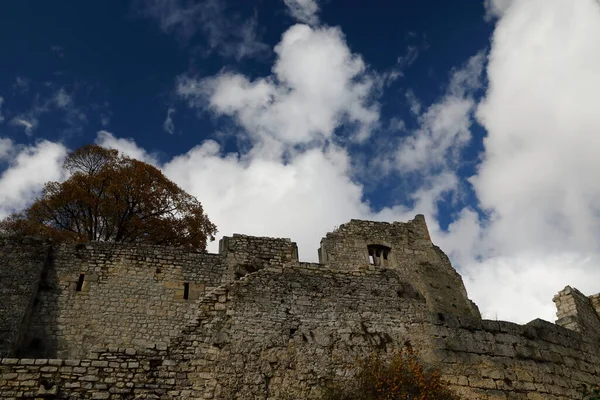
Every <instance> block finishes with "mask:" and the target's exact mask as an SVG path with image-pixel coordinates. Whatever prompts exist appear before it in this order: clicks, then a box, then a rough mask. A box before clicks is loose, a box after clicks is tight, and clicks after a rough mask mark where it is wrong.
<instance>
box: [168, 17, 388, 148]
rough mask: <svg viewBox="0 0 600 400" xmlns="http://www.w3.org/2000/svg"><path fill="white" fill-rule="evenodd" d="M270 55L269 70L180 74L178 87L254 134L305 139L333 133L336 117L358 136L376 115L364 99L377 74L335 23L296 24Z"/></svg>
mask: <svg viewBox="0 0 600 400" xmlns="http://www.w3.org/2000/svg"><path fill="white" fill-rule="evenodd" d="M275 53H276V54H277V61H276V63H275V65H274V66H273V75H272V76H269V77H266V78H260V79H256V80H254V81H250V80H249V79H248V78H247V77H245V76H243V75H240V74H234V73H230V72H223V73H221V74H219V75H217V76H215V77H212V78H206V79H201V80H197V79H194V78H190V77H182V78H181V79H180V80H179V82H178V86H177V93H178V94H179V95H180V96H182V97H183V98H184V99H186V100H187V101H188V103H189V105H191V106H200V107H204V105H205V104H206V103H207V102H208V108H209V109H210V110H211V111H213V112H214V113H216V114H219V115H227V116H230V117H233V118H234V119H235V120H236V121H237V123H238V124H239V125H240V126H241V127H243V128H244V129H245V130H246V131H247V132H248V133H250V135H252V136H253V137H254V138H255V139H257V138H262V140H268V139H269V138H272V139H275V140H277V141H280V142H283V143H286V144H291V145H295V144H302V143H309V142H311V141H314V140H322V139H328V138H331V137H332V135H333V133H334V131H335V129H336V127H338V126H339V125H340V124H341V123H342V122H344V123H347V124H348V126H354V128H355V132H354V134H355V136H356V137H357V138H363V139H364V138H366V137H368V136H369V134H370V131H371V129H372V128H373V127H374V126H375V124H376V123H377V121H378V118H379V109H378V106H377V104H373V103H371V101H370V97H371V95H372V93H373V90H374V89H375V88H376V78H374V77H373V76H371V75H369V74H368V73H367V71H366V66H365V63H364V62H363V60H362V58H361V57H360V56H358V55H355V54H352V53H351V52H350V50H349V49H348V47H347V45H346V43H345V41H344V37H343V34H342V33H341V31H340V30H339V29H337V28H310V27H309V26H307V25H295V26H293V27H292V28H290V29H289V30H288V31H287V32H286V33H285V34H284V35H283V38H282V40H281V42H280V43H279V44H278V45H277V46H276V47H275Z"/></svg>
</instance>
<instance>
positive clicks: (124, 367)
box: [0, 349, 176, 399]
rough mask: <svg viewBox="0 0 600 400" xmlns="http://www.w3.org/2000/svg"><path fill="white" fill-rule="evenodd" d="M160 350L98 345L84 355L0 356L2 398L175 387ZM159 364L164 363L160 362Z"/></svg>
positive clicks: (161, 391) (110, 395)
mask: <svg viewBox="0 0 600 400" xmlns="http://www.w3.org/2000/svg"><path fill="white" fill-rule="evenodd" d="M163 354H164V351H158V350H156V349H150V350H145V351H139V350H135V349H112V350H110V351H109V350H108V349H97V350H94V351H92V352H91V353H90V356H91V357H90V358H89V359H83V360H77V359H68V360H62V359H39V358H37V359H12V358H5V359H2V360H0V398H2V399H22V398H24V399H34V398H35V399H133V398H135V399H146V398H154V399H156V398H158V397H156V396H158V395H163V396H168V397H167V398H175V397H170V396H169V395H168V393H169V392H170V391H172V389H173V388H174V385H173V384H174V380H175V379H174V378H175V376H176V373H175V372H170V371H169V368H170V367H172V365H170V364H169V363H168V362H165V361H163ZM163 364H164V365H163Z"/></svg>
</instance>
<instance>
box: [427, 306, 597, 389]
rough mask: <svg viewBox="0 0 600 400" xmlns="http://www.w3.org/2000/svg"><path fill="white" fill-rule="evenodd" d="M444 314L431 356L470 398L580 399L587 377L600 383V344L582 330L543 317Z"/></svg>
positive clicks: (434, 330) (434, 333)
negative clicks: (516, 319) (518, 320)
mask: <svg viewBox="0 0 600 400" xmlns="http://www.w3.org/2000/svg"><path fill="white" fill-rule="evenodd" d="M440 317H441V318H440V319H438V321H437V322H436V324H437V325H434V326H433V327H432V332H431V335H432V337H433V338H434V340H435V343H436V344H435V345H434V348H435V349H436V351H435V354H434V356H433V357H432V358H431V359H430V362H431V363H433V365H436V366H437V367H438V368H440V369H441V370H442V372H443V373H444V375H443V378H444V379H445V380H447V381H449V382H451V383H452V384H453V389H454V390H455V391H456V392H457V393H459V394H461V395H462V396H463V398H465V399H515V400H520V399H523V400H525V399H528V400H532V399H533V400H566V399H578V398H581V395H580V394H578V391H577V389H578V387H579V385H580V384H581V383H586V384H588V385H590V384H599V383H600V345H599V343H598V342H597V341H590V340H589V339H588V338H586V337H582V335H581V334H579V333H578V332H575V331H572V330H569V329H566V328H563V327H560V326H557V325H555V324H552V323H550V322H547V321H543V320H539V319H537V320H534V321H532V322H530V323H528V324H526V325H518V324H513V323H510V322H504V321H490V320H483V321H482V320H476V319H464V318H462V319H461V318H456V317H454V316H450V315H445V316H440ZM442 319H443V320H442Z"/></svg>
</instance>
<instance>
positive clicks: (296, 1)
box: [283, 0, 319, 25]
mask: <svg viewBox="0 0 600 400" xmlns="http://www.w3.org/2000/svg"><path fill="white" fill-rule="evenodd" d="M283 2H284V3H285V5H286V6H287V8H288V12H289V13H290V15H291V16H292V17H294V18H295V19H296V20H298V22H302V23H305V24H309V25H317V24H318V23H319V16H318V14H319V4H318V3H317V1H316V0H283Z"/></svg>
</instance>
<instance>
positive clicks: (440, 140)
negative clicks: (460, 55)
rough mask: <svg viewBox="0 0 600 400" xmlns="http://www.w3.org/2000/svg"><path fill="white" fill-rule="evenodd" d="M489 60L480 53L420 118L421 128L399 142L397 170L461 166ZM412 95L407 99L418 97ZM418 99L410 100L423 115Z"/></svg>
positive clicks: (427, 170) (453, 77)
mask: <svg viewBox="0 0 600 400" xmlns="http://www.w3.org/2000/svg"><path fill="white" fill-rule="evenodd" d="M484 60H485V57H484V55H483V53H479V54H477V55H475V56H473V57H471V58H470V59H469V60H468V61H467V63H466V64H465V65H464V66H463V67H462V68H460V69H458V70H454V71H453V72H452V74H451V79H450V84H449V87H448V89H447V93H446V94H445V95H444V96H443V97H442V99H441V100H440V101H438V102H437V103H434V104H432V105H431V106H429V107H428V108H427V110H425V111H424V112H423V113H422V114H421V115H419V116H418V122H419V128H418V129H416V130H415V131H414V132H412V134H411V135H410V136H407V137H405V138H402V139H401V140H400V142H399V145H398V149H397V152H396V154H395V155H394V157H395V164H396V168H397V169H398V170H399V171H401V172H402V173H403V174H407V173H419V174H422V175H424V176H428V175H429V174H430V173H431V171H439V170H442V171H445V170H446V169H447V168H448V167H452V166H454V165H456V164H457V162H458V161H459V157H460V155H461V151H462V149H463V148H464V146H465V145H466V144H468V143H469V141H470V140H471V131H470V128H471V124H472V113H473V111H474V108H475V105H476V103H475V100H474V98H473V91H474V90H476V89H478V88H480V86H481V75H482V71H483V63H484ZM411 93H412V92H408V94H407V98H409V99H411V98H413V97H414V94H411ZM415 102H416V99H414V100H412V101H410V103H411V105H410V107H411V109H412V112H413V113H418V112H420V109H421V106H420V104H418V103H417V104H415Z"/></svg>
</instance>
